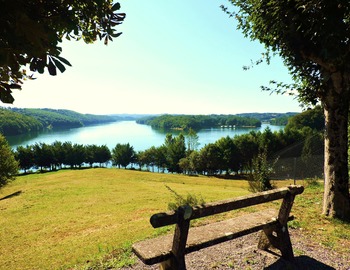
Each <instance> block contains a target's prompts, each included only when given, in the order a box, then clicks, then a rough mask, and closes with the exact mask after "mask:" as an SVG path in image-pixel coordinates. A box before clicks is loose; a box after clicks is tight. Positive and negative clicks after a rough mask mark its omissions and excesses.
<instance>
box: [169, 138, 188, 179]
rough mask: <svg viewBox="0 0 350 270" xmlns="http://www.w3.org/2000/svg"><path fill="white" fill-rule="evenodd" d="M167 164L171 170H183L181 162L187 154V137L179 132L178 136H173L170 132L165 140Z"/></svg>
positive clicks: (177, 171)
mask: <svg viewBox="0 0 350 270" xmlns="http://www.w3.org/2000/svg"><path fill="white" fill-rule="evenodd" d="M164 149H165V158H166V166H167V169H168V171H169V172H176V173H179V172H181V171H182V170H181V168H180V166H179V162H180V160H181V159H182V158H184V157H185V156H186V145H185V137H184V136H183V135H182V134H179V135H178V136H177V137H173V136H172V134H170V133H168V134H167V135H166V137H165V142H164Z"/></svg>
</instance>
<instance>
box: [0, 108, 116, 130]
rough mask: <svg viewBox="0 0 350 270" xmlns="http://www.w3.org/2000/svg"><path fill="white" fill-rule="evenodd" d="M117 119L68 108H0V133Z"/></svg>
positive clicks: (83, 124) (78, 125) (68, 126)
mask: <svg viewBox="0 0 350 270" xmlns="http://www.w3.org/2000/svg"><path fill="white" fill-rule="evenodd" d="M117 120H119V119H118V117H115V116H113V117H112V116H107V115H92V114H81V113H77V112H74V111H69V110H54V109H18V108H11V109H9V108H6V109H5V108H0V133H2V134H3V135H5V136H8V135H19V134H24V133H28V132H31V131H41V130H45V129H58V128H60V129H62V128H76V127H82V126H88V125H93V124H99V123H108V122H114V121H117Z"/></svg>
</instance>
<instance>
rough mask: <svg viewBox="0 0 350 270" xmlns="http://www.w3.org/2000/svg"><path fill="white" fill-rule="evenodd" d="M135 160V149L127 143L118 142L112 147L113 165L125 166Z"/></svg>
mask: <svg viewBox="0 0 350 270" xmlns="http://www.w3.org/2000/svg"><path fill="white" fill-rule="evenodd" d="M134 161H135V151H134V148H133V147H132V146H130V144H129V143H127V144H120V143H118V144H117V145H116V146H115V147H114V148H113V149H112V162H113V165H116V166H118V167H119V168H120V166H122V167H124V168H126V167H127V166H128V165H129V164H130V163H133V162H134Z"/></svg>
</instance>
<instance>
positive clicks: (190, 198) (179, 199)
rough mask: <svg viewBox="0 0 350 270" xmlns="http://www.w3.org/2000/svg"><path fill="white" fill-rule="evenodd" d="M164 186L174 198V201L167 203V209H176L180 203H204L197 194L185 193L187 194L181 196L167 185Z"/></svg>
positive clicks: (191, 204)
mask: <svg viewBox="0 0 350 270" xmlns="http://www.w3.org/2000/svg"><path fill="white" fill-rule="evenodd" d="M165 187H166V188H167V189H168V190H169V191H170V192H171V194H172V195H173V196H174V199H175V202H170V203H168V210H177V209H178V208H179V207H180V206H182V205H189V206H195V205H202V204H205V201H204V199H203V197H202V196H201V195H199V196H198V195H195V194H190V193H187V196H186V197H183V196H181V195H180V194H178V193H177V192H176V191H175V190H173V189H172V188H170V187H169V186H167V185H165Z"/></svg>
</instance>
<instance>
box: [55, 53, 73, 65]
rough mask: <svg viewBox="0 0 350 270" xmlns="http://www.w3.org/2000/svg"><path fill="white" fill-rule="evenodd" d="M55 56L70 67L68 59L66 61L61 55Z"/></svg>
mask: <svg viewBox="0 0 350 270" xmlns="http://www.w3.org/2000/svg"><path fill="white" fill-rule="evenodd" d="M55 57H56V58H57V59H58V60H60V61H61V62H63V63H64V64H66V65H67V66H70V67H71V66H72V65H71V63H69V61H68V60H67V59H65V58H63V57H61V56H58V55H57V56H56V55H55Z"/></svg>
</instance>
